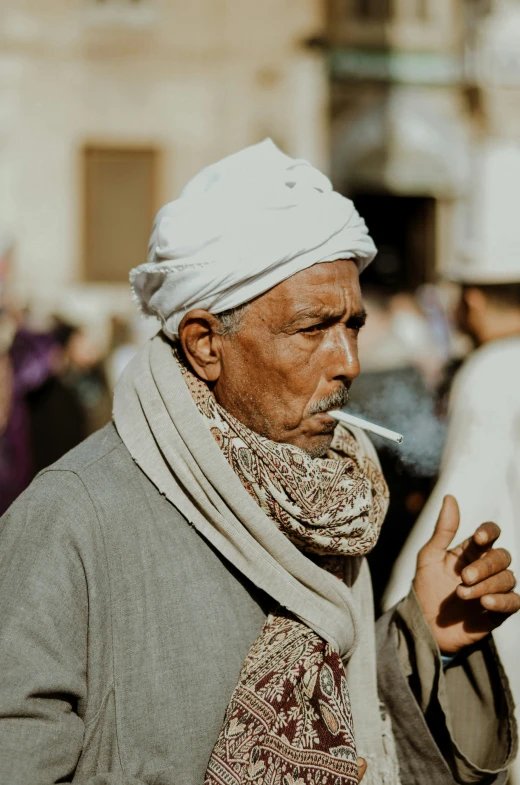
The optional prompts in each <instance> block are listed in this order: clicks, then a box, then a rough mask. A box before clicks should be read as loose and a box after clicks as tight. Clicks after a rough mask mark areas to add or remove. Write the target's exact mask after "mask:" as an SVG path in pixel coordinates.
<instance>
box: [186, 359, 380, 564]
mask: <svg viewBox="0 0 520 785" xmlns="http://www.w3.org/2000/svg"><path fill="white" fill-rule="evenodd" d="M176 357H177V360H178V362H179V363H180V364H181V367H182V371H183V374H184V378H185V381H186V383H187V385H188V389H189V390H190V392H191V395H192V397H193V400H194V401H195V403H196V405H197V408H198V410H199V412H200V413H201V414H202V416H203V417H204V419H205V420H206V423H207V425H208V427H209V428H210V429H211V433H212V434H213V437H214V439H215V441H216V442H217V444H218V445H219V447H220V449H221V450H222V452H223V454H224V456H225V457H226V460H227V461H228V463H229V464H230V466H231V468H232V469H233V471H234V472H235V474H236V475H237V476H238V477H239V478H240V480H241V482H242V484H243V485H244V487H245V488H246V490H247V491H248V492H249V493H250V494H251V496H253V498H254V499H255V500H256V502H257V503H258V504H259V505H260V507H261V508H262V510H263V511H264V512H265V514H266V515H267V516H268V517H269V518H271V520H273V521H274V522H275V524H276V525H277V526H278V527H279V528H280V529H281V530H282V531H283V532H284V534H286V535H287V537H288V538H289V539H290V540H291V541H292V542H293V543H294V544H295V545H297V546H298V547H299V548H300V549H301V550H304V551H306V552H308V553H315V554H320V555H324V554H327V555H348V556H362V555H365V554H366V553H368V552H369V551H370V550H371V549H372V548H373V547H374V545H375V544H376V542H377V538H378V537H379V532H380V530H381V526H382V524H383V520H384V517H385V514H386V510H387V508H388V488H387V485H386V482H385V480H384V477H383V475H382V473H381V471H380V469H379V468H378V467H377V466H376V465H375V463H374V462H373V461H372V460H371V459H370V458H369V457H368V456H367V455H366V454H365V452H364V450H363V449H362V447H361V445H360V443H359V442H358V441H357V439H356V438H355V436H354V435H353V433H351V432H350V431H349V430H347V429H346V428H344V427H343V426H341V425H338V426H337V427H336V430H335V432H334V439H333V442H332V444H331V448H330V450H329V452H328V453H327V456H326V457H325V458H315V459H313V458H310V457H309V456H308V455H307V453H305V452H304V451H303V450H301V449H300V448H299V447H294V446H293V445H291V444H281V443H278V442H273V441H271V440H270V439H266V438H265V437H263V436H259V435H258V434H257V433H254V432H253V431H251V430H250V429H249V428H247V427H246V426H245V425H243V423H241V422H239V420H237V419H236V418H235V417H233V415H231V414H230V413H229V412H227V411H226V410H225V409H224V408H223V407H222V406H220V405H219V404H218V403H217V402H216V400H215V398H214V396H213V394H212V392H211V391H210V390H209V388H208V386H207V385H206V384H205V383H204V382H203V381H202V380H201V379H199V378H198V377H197V376H195V375H194V374H193V373H192V372H191V371H190V370H189V369H188V368H187V366H186V364H185V362H183V360H182V359H181V357H180V355H179V353H178V352H176Z"/></svg>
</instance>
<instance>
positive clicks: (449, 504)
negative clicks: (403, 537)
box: [425, 496, 460, 551]
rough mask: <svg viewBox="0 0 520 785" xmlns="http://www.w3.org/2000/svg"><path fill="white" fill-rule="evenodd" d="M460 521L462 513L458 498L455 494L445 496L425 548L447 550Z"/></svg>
mask: <svg viewBox="0 0 520 785" xmlns="http://www.w3.org/2000/svg"><path fill="white" fill-rule="evenodd" d="M459 521H460V513H459V505H458V504H457V500H456V499H455V498H454V497H453V496H445V497H444V500H443V502H442V507H441V511H440V513H439V517H438V518H437V523H436V524H435V529H434V532H433V535H432V537H431V539H430V541H429V542H428V543H427V544H426V545H425V549H427V550H430V551H431V550H433V549H435V550H439V551H446V549H447V548H449V546H450V544H451V542H452V540H453V538H454V537H455V535H456V533H457V529H458V528H459Z"/></svg>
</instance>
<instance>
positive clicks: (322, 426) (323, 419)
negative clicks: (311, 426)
mask: <svg viewBox="0 0 520 785" xmlns="http://www.w3.org/2000/svg"><path fill="white" fill-rule="evenodd" d="M311 420H313V421H314V422H315V423H316V425H317V426H318V427H319V433H332V432H333V430H334V428H335V427H336V425H337V422H336V420H334V419H333V418H332V417H331V416H330V415H328V414H327V412H320V413H319V414H314V415H313V416H312V417H311Z"/></svg>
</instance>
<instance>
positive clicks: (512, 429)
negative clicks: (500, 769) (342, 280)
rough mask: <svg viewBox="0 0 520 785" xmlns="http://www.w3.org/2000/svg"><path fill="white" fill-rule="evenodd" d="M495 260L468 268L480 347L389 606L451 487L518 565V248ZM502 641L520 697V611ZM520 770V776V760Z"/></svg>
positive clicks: (467, 528) (471, 321) (472, 320)
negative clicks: (497, 533) (490, 524)
mask: <svg viewBox="0 0 520 785" xmlns="http://www.w3.org/2000/svg"><path fill="white" fill-rule="evenodd" d="M487 259H488V261H487V264H485V265H484V264H481V265H480V266H478V267H475V269H473V270H471V269H470V270H469V271H467V272H464V273H462V275H461V278H462V289H461V299H460V305H459V309H458V310H459V316H460V326H461V328H462V329H463V330H464V331H465V332H466V333H467V334H468V335H469V336H470V337H471V338H472V339H473V341H474V343H475V345H476V347H477V348H476V349H475V351H473V352H472V353H471V354H470V356H469V358H468V359H467V360H466V362H465V363H464V365H463V366H462V368H461V370H460V371H459V372H458V374H457V376H456V378H455V382H454V385H453V389H452V392H451V396H450V407H449V428H448V438H447V442H446V446H445V450H444V454H443V458H442V465H441V473H440V477H439V480H438V482H437V485H436V487H435V489H434V491H433V493H432V495H431V497H430V499H429V501H428V503H427V504H426V507H425V508H424V510H423V512H422V514H421V516H420V518H419V520H418V521H417V523H416V525H415V527H414V530H413V532H412V533H411V535H410V537H409V539H408V541H407V543H406V545H405V547H404V549H403V551H402V552H401V555H400V557H399V558H398V560H397V562H396V564H395V567H394V570H393V574H392V579H391V581H390V583H389V586H388V589H387V592H386V598H385V606H386V607H387V608H389V607H391V606H392V605H393V604H394V602H396V601H397V600H398V599H399V598H400V597H402V596H404V595H405V594H406V592H407V591H408V589H409V586H410V583H411V581H412V579H413V575H414V573H415V562H416V557H417V553H418V552H419V550H420V548H421V547H422V546H423V545H424V543H425V542H426V541H427V540H428V538H429V536H430V531H431V527H432V525H433V524H434V522H435V517H436V513H435V510H436V508H437V507H438V505H439V504H440V503H441V501H442V498H443V497H444V495H445V494H447V493H450V494H453V495H454V496H456V498H457V500H458V502H459V505H460V511H461V524H460V529H459V534H460V535H462V536H466V535H467V534H469V533H471V531H472V529H473V525H474V522H475V521H476V520H482V519H486V520H496V521H500V526H501V529H502V541H503V545H504V546H505V547H506V548H507V549H508V550H509V552H510V553H511V554H512V556H513V564H516V563H517V560H518V558H519V555H520V531H519V528H518V527H519V518H518V510H519V509H520V396H519V394H518V390H519V385H520V263H519V262H518V255H513V254H511V253H509V254H508V256H503V257H498V258H497V257H496V256H494V255H493V256H491V255H489V256H488V257H487ZM497 281H498V283H497ZM495 640H496V644H497V648H498V651H499V653H500V656H501V658H502V661H503V663H504V666H505V668H506V671H507V673H508V674H509V678H510V680H511V687H512V690H513V695H514V697H515V702H516V703H517V704H518V703H519V702H520V677H519V673H518V650H519V647H520V617H518V616H517V617H515V618H514V619H512V620H511V622H510V623H509V624H507V625H505V626H504V627H502V628H501V629H497V631H496V635H495ZM513 771H514V780H513V781H514V782H515V783H520V768H519V767H518V763H516V764H515V766H514V769H513Z"/></svg>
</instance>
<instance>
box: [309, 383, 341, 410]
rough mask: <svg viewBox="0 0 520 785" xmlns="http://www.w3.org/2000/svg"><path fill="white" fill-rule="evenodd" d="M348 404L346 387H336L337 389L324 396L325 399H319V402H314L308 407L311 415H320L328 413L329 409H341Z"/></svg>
mask: <svg viewBox="0 0 520 785" xmlns="http://www.w3.org/2000/svg"><path fill="white" fill-rule="evenodd" d="M347 403H348V387H345V386H343V387H338V389H337V390H336V391H335V392H333V393H331V394H330V395H326V396H325V398H320V399H319V401H314V403H313V404H311V407H310V413H311V414H321V413H322V412H328V411H329V410H330V409H343V407H344V406H346V405H347Z"/></svg>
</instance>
